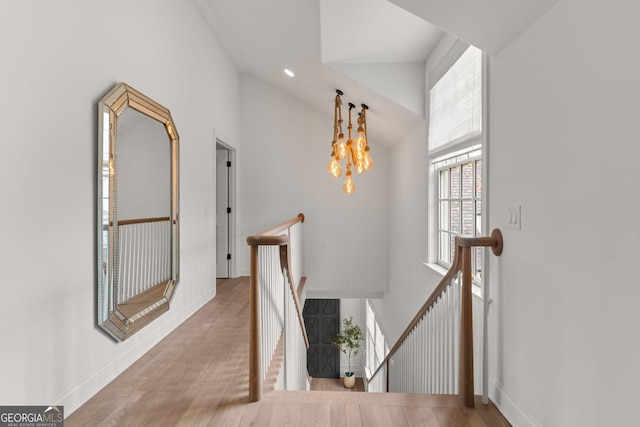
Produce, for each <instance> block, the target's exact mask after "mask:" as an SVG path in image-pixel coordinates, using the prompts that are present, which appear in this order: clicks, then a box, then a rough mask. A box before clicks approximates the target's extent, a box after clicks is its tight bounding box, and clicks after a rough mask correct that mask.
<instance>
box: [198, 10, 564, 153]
mask: <svg viewBox="0 0 640 427" xmlns="http://www.w3.org/2000/svg"><path fill="white" fill-rule="evenodd" d="M557 1H558V0H476V1H474V2H469V1H468V0H447V1H442V0H242V1H238V0H193V2H194V3H195V5H196V7H197V8H198V10H199V11H200V13H201V14H202V15H203V17H204V18H205V20H206V22H207V23H208V25H209V27H210V28H211V30H212V32H213V33H214V35H215V36H216V38H217V39H218V41H220V43H221V44H222V45H223V47H224V48H225V50H226V51H227V53H228V54H229V55H230V56H231V58H232V59H233V61H234V62H235V64H236V66H237V67H238V68H239V69H240V71H241V72H245V73H249V74H252V75H255V76H257V77H259V78H261V79H263V80H265V81H267V82H269V83H270V84H272V85H274V86H276V87H278V88H279V89H281V90H283V91H284V92H286V93H288V94H290V95H291V96H293V97H294V98H296V99H298V100H300V101H302V102H304V103H305V104H307V105H309V106H310V107H312V108H316V109H317V110H319V111H322V112H326V115H327V117H330V116H331V114H332V113H333V102H332V101H333V97H334V96H335V89H341V90H342V91H343V92H344V93H345V96H344V97H343V101H344V102H353V103H354V104H356V105H359V104H360V103H366V104H367V105H368V106H369V107H370V109H369V111H368V112H367V118H368V120H367V122H368V124H369V126H368V132H369V139H370V140H371V141H372V142H373V143H374V144H379V145H382V146H386V147H392V146H393V145H395V144H396V143H397V142H399V141H400V140H401V139H402V138H403V137H404V136H405V135H406V134H407V133H408V132H410V131H411V130H412V129H414V128H415V127H416V126H417V125H418V124H419V123H420V122H421V121H422V120H423V119H424V100H425V87H424V62H425V60H426V58H427V57H428V56H429V54H430V53H431V51H432V50H433V48H434V47H435V45H436V44H437V42H438V41H439V40H440V38H441V37H442V35H443V34H444V31H443V29H444V30H446V31H447V32H449V33H451V34H452V35H454V36H456V37H458V38H461V39H463V40H465V41H466V42H469V43H471V44H474V45H476V46H478V47H480V48H481V49H483V50H486V51H487V52H489V53H492V54H496V53H498V52H499V51H500V50H501V49H502V48H503V47H504V46H506V45H507V44H508V43H509V42H510V41H511V40H513V39H514V38H515V37H517V36H518V35H519V34H520V33H521V32H522V31H524V30H525V29H526V28H528V27H529V25H531V23H533V22H535V20H537V19H538V18H539V16H541V15H542V14H543V13H544V12H546V10H548V9H549V8H550V7H551V6H553V4H555V3H556V2H557ZM284 68H288V69H290V70H292V71H293V72H294V73H295V77H293V78H291V77H287V76H286V75H285V74H284V72H283V70H284ZM328 129H329V130H328V131H327V134H328V135H327V137H328V138H330V137H331V130H330V129H331V124H330V123H329V124H328Z"/></svg>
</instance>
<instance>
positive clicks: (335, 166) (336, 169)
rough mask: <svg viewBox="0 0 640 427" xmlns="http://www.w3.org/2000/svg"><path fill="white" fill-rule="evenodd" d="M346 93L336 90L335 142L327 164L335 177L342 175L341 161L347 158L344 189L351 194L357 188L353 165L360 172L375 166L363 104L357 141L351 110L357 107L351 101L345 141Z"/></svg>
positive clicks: (359, 116) (359, 115)
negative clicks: (343, 118)
mask: <svg viewBox="0 0 640 427" xmlns="http://www.w3.org/2000/svg"><path fill="white" fill-rule="evenodd" d="M341 95H344V94H343V93H342V91H341V90H339V89H338V90H336V99H335V109H334V115H333V142H332V143H331V161H330V162H329V164H328V165H327V170H328V171H329V174H330V175H331V176H333V177H334V178H339V177H340V176H342V166H340V161H341V160H342V159H347V166H346V167H347V172H346V173H345V176H346V177H347V179H346V181H345V182H344V185H343V186H342V189H343V190H344V192H345V193H347V194H351V193H353V192H354V191H355V190H356V185H355V184H354V182H353V179H352V178H351V175H352V174H351V166H353V167H354V168H355V170H356V171H357V172H358V173H362V172H364V171H368V170H369V169H371V168H372V167H373V160H371V156H370V155H369V151H370V149H369V144H368V143H367V114H366V113H367V110H368V109H369V107H367V106H366V105H365V104H362V105H361V106H362V110H361V111H360V112H359V113H358V130H357V133H358V136H357V138H356V140H355V141H353V140H352V139H351V128H352V125H351V110H353V109H354V108H356V106H355V105H353V104H352V103H349V126H348V127H347V130H348V136H349V139H347V141H346V142H345V140H344V133H342V99H341V98H340V96H341Z"/></svg>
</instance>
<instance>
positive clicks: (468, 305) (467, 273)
mask: <svg viewBox="0 0 640 427" xmlns="http://www.w3.org/2000/svg"><path fill="white" fill-rule="evenodd" d="M472 298H473V297H472V294H471V248H470V247H463V248H462V302H461V318H460V384H459V389H458V393H459V396H460V401H461V402H462V404H463V405H464V406H466V407H467V408H471V407H473V406H474V397H473V393H474V384H473V300H472Z"/></svg>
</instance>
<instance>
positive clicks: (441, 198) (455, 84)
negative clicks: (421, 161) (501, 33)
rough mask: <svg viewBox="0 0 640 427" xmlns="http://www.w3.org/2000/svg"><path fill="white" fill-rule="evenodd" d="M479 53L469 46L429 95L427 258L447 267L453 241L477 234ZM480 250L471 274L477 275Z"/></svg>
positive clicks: (479, 218) (480, 129) (479, 198)
mask: <svg viewBox="0 0 640 427" xmlns="http://www.w3.org/2000/svg"><path fill="white" fill-rule="evenodd" d="M482 84H483V77H482V52H481V51H480V50H479V49H477V48H475V47H473V46H471V47H469V48H467V49H466V50H465V52H464V53H463V54H462V55H461V56H460V58H459V59H458V60H457V61H456V62H455V63H454V64H453V65H452V66H451V67H450V68H449V70H448V71H447V72H446V73H444V75H443V76H442V78H440V80H438V82H437V83H435V84H434V85H433V87H432V88H431V90H430V91H429V102H430V118H429V157H430V158H431V164H432V171H433V174H432V176H433V179H434V183H435V185H434V187H432V188H433V190H434V191H433V194H434V196H433V200H434V202H435V203H434V208H435V212H434V214H435V222H434V224H435V227H434V231H435V251H434V256H432V259H435V261H436V262H437V263H438V264H439V265H441V266H443V267H445V268H449V267H450V266H451V262H452V261H453V256H454V252H455V246H454V240H455V236H458V235H465V236H478V235H481V234H482V192H483V188H482V176H483V175H482V167H483V162H482V142H483V127H482V116H483V111H482V109H483V108H482V107H483V101H482ZM482 253H483V251H482V249H481V248H477V249H476V250H474V253H473V260H472V262H473V267H472V269H473V273H472V274H473V275H474V277H475V278H476V280H480V279H481V275H482V261H483V260H482Z"/></svg>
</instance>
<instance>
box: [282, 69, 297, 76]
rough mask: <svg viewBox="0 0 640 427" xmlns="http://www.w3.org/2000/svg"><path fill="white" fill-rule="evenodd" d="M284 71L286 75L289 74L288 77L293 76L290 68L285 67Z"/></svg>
mask: <svg viewBox="0 0 640 427" xmlns="http://www.w3.org/2000/svg"><path fill="white" fill-rule="evenodd" d="M284 73H285V74H286V75H287V76H289V77H293V76H295V74H293V71H291V70H290V69H288V68H285V69H284Z"/></svg>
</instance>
